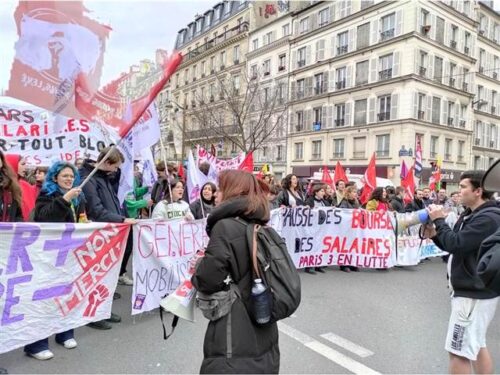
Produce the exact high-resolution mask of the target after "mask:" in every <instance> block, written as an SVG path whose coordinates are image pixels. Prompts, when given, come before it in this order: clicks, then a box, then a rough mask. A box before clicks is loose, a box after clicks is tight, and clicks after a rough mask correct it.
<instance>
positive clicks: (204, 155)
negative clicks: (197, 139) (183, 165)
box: [197, 147, 245, 172]
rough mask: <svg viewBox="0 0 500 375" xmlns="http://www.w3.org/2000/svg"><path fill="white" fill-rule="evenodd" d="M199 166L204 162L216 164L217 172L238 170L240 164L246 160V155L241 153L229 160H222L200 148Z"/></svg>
mask: <svg viewBox="0 0 500 375" xmlns="http://www.w3.org/2000/svg"><path fill="white" fill-rule="evenodd" d="M197 160H198V165H200V164H201V163H204V162H208V163H210V164H215V167H216V169H217V172H220V171H223V170H225V169H238V167H239V166H240V164H241V163H242V162H243V160H245V153H244V152H240V153H239V154H238V155H237V156H235V157H234V158H232V159H229V160H220V159H218V158H217V157H216V156H215V155H212V154H211V153H210V152H208V151H207V150H205V149H204V148H203V147H198V158H197Z"/></svg>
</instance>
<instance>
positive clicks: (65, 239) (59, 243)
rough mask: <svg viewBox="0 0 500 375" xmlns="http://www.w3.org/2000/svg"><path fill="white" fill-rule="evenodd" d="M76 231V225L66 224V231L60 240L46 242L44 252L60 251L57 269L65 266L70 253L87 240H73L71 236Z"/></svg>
mask: <svg viewBox="0 0 500 375" xmlns="http://www.w3.org/2000/svg"><path fill="white" fill-rule="evenodd" d="M74 231H75V225H74V224H70V223H68V224H66V230H65V231H64V232H63V234H62V236H61V239H60V240H46V241H45V245H44V246H43V250H45V251H48V250H58V251H59V253H58V254H57V260H56V267H60V266H63V265H64V264H65V263H66V258H67V257H68V252H69V251H71V250H75V249H76V248H78V247H80V246H81V245H82V244H83V243H84V242H85V238H72V237H71V234H72V233H73V232H74Z"/></svg>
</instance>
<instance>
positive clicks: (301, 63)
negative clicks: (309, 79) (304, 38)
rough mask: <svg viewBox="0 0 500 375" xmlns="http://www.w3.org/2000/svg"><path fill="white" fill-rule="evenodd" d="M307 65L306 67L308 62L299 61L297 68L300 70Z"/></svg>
mask: <svg viewBox="0 0 500 375" xmlns="http://www.w3.org/2000/svg"><path fill="white" fill-rule="evenodd" d="M305 65H306V60H298V61H297V67H298V68H302V67H303V66H305Z"/></svg>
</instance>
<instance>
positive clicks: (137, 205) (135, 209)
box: [125, 180, 148, 219]
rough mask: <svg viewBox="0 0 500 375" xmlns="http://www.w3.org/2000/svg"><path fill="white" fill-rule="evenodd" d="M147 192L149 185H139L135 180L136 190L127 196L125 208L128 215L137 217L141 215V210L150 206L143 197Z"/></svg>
mask: <svg viewBox="0 0 500 375" xmlns="http://www.w3.org/2000/svg"><path fill="white" fill-rule="evenodd" d="M147 192H148V187H147V186H142V187H137V186H135V180H134V191H131V192H130V193H128V194H127V196H126V197H125V208H126V209H127V216H128V217H130V218H132V219H136V218H137V216H139V210H140V209H142V208H146V207H147V206H148V201H147V200H146V199H143V197H144V195H145V194H146V193H147Z"/></svg>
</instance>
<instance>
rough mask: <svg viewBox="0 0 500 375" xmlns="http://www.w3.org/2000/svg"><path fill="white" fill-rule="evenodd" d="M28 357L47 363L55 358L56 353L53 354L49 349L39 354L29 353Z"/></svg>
mask: <svg viewBox="0 0 500 375" xmlns="http://www.w3.org/2000/svg"><path fill="white" fill-rule="evenodd" d="M28 355H29V356H31V357H33V358H35V359H38V360H40V361H46V360H47V359H51V358H52V357H54V353H52V352H51V351H50V350H48V349H47V350H42V351H41V352H38V353H28Z"/></svg>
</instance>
